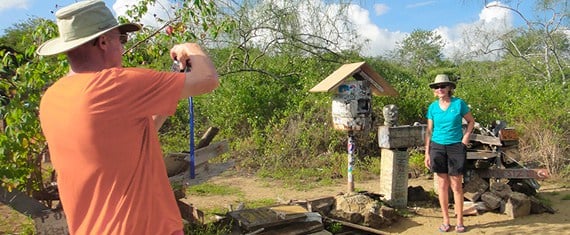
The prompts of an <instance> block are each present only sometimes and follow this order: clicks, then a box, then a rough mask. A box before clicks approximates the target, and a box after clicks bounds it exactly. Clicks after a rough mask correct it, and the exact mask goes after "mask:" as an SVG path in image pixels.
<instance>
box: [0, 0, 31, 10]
mask: <svg viewBox="0 0 570 235" xmlns="http://www.w3.org/2000/svg"><path fill="white" fill-rule="evenodd" d="M29 5H30V1H29V0H2V3H0V11H4V10H9V9H15V8H21V9H28V7H29Z"/></svg>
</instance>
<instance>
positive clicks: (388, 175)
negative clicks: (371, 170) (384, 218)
mask: <svg viewBox="0 0 570 235" xmlns="http://www.w3.org/2000/svg"><path fill="white" fill-rule="evenodd" d="M381 154H382V160H381V164H380V194H383V195H384V199H385V202H387V203H388V204H389V205H390V206H392V207H395V208H405V207H406V206H407V204H408V168H409V167H408V153H407V152H406V151H398V150H391V149H384V148H383V149H382V152H381Z"/></svg>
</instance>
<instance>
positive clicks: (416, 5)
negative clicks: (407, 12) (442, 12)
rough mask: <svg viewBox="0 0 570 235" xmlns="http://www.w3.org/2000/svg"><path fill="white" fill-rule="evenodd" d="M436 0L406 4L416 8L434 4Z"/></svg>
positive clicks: (408, 6) (407, 6)
mask: <svg viewBox="0 0 570 235" xmlns="http://www.w3.org/2000/svg"><path fill="white" fill-rule="evenodd" d="M434 3H435V1H425V2H417V3H413V4H408V5H406V8H416V7H423V6H428V5H432V4H434Z"/></svg>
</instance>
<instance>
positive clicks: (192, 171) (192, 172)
mask: <svg viewBox="0 0 570 235" xmlns="http://www.w3.org/2000/svg"><path fill="white" fill-rule="evenodd" d="M188 114H189V116H190V120H189V122H190V123H189V125H190V179H194V178H195V177H196V173H195V167H196V166H195V163H196V161H195V160H194V157H195V155H194V102H192V97H188Z"/></svg>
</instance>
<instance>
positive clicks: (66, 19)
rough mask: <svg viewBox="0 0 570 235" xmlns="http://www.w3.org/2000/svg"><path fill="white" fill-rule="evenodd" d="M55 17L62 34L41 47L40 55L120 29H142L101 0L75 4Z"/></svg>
mask: <svg viewBox="0 0 570 235" xmlns="http://www.w3.org/2000/svg"><path fill="white" fill-rule="evenodd" d="M55 17H56V22H57V27H58V30H59V37H57V38H53V39H50V40H49V41H47V42H45V43H43V44H42V45H41V46H40V47H38V49H37V51H36V53H38V54H39V55H55V54H59V53H63V52H67V51H69V50H71V49H74V48H76V47H78V46H81V45H83V44H85V43H86V42H89V41H91V40H93V39H95V38H97V37H99V36H100V35H102V34H104V33H106V32H109V31H111V30H113V29H116V28H119V30H121V32H122V33H126V32H133V31H138V30H140V29H141V26H140V25H138V24H133V23H127V24H119V22H117V19H115V17H114V16H113V13H112V12H111V10H110V9H109V8H107V6H105V3H104V2H103V1H101V0H91V1H81V2H77V3H74V4H71V5H69V6H66V7H63V8H61V9H60V10H58V11H57V12H56V13H55Z"/></svg>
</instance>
